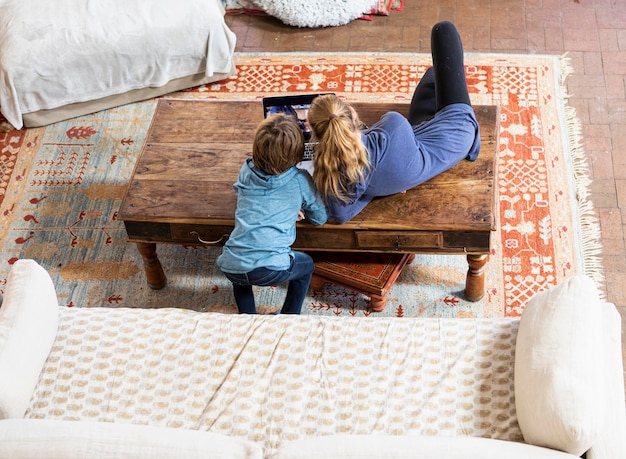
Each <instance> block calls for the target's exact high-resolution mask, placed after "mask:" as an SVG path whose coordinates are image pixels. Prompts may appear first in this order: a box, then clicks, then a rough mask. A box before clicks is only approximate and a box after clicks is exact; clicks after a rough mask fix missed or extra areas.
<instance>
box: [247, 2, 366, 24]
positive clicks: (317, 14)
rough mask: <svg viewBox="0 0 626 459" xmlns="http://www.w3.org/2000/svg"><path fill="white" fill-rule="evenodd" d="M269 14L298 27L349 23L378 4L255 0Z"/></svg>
mask: <svg viewBox="0 0 626 459" xmlns="http://www.w3.org/2000/svg"><path fill="white" fill-rule="evenodd" d="M254 4H255V5H256V6H257V7H258V8H259V9H262V10H263V11H265V12H266V13H267V14H270V15H272V16H275V17H277V18H278V19H280V20H281V21H282V22H284V23H285V24H288V25H292V26H297V27H328V26H340V25H344V24H347V23H349V22H351V21H353V20H355V19H357V18H358V17H360V16H362V15H363V13H367V12H369V11H370V9H371V8H373V7H374V6H375V5H376V0H254Z"/></svg>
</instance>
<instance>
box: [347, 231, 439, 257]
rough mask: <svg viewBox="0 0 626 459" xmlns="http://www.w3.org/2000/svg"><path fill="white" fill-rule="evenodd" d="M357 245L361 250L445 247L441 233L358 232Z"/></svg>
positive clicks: (356, 234) (415, 249) (407, 249)
mask: <svg viewBox="0 0 626 459" xmlns="http://www.w3.org/2000/svg"><path fill="white" fill-rule="evenodd" d="M355 237H356V243H357V246H358V248H360V249H380V250H389V249H393V250H398V251H408V252H412V251H417V250H423V249H440V248H442V247H443V233H442V232H440V231H400V232H395V233H394V232H391V231H357V232H356V233H355Z"/></svg>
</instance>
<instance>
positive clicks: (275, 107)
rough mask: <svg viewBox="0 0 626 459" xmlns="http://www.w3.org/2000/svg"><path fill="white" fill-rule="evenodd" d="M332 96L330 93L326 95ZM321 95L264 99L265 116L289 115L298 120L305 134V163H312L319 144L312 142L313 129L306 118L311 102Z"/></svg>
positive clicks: (297, 95)
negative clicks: (315, 149)
mask: <svg viewBox="0 0 626 459" xmlns="http://www.w3.org/2000/svg"><path fill="white" fill-rule="evenodd" d="M324 94H330V93H324ZM319 95H320V94H296V95H292V96H270V97H264V98H263V116H264V117H265V118H267V117H268V116H269V115H273V114H276V113H287V114H290V115H293V116H295V117H296V119H297V120H298V124H299V125H300V129H302V134H304V157H303V159H302V160H303V161H311V160H312V159H313V152H314V148H315V145H316V143H317V142H314V141H311V128H310V127H309V123H308V122H307V120H306V118H307V115H308V113H309V107H310V106H311V102H313V99H315V98H316V97H317V96H319Z"/></svg>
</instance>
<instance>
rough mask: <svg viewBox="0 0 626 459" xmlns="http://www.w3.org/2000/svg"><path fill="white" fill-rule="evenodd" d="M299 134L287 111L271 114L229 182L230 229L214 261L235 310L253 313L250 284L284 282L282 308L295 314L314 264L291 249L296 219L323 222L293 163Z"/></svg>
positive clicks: (305, 178)
mask: <svg viewBox="0 0 626 459" xmlns="http://www.w3.org/2000/svg"><path fill="white" fill-rule="evenodd" d="M303 152H304V137H303V135H302V131H301V130H300V128H299V127H298V124H297V121H296V119H295V118H294V117H293V116H289V115H285V114H276V115H271V116H269V117H268V118H266V119H265V120H263V121H262V122H261V123H260V124H259V126H258V127H257V130H256V132H255V135H254V144H253V146H252V158H248V159H247V160H246V162H245V163H244V165H243V166H242V168H241V170H240V171H239V177H238V179H237V182H235V184H234V185H233V188H234V189H235V191H236V192H237V210H236V212H235V229H234V230H233V232H232V233H231V235H230V237H229V239H228V241H227V242H226V244H225V245H224V248H223V250H222V254H221V255H220V256H219V257H218V259H217V265H218V266H219V268H220V269H221V270H222V272H223V273H224V275H225V276H226V277H227V278H228V280H230V281H231V282H232V284H233V293H234V295H235V301H236V302H237V308H238V309H239V313H240V314H256V306H255V302H254V295H253V292H252V286H253V285H260V286H268V285H275V284H278V283H281V282H287V281H288V282H289V286H288V288H287V296H286V298H285V302H284V303H283V306H282V309H281V311H280V312H281V313H282V314H299V313H300V310H301V309H302V303H303V301H304V297H305V296H306V293H307V290H308V288H309V284H310V282H311V276H312V275H313V270H314V268H315V266H314V264H313V260H312V259H311V257H310V256H309V255H307V254H305V253H303V252H297V251H293V250H291V245H292V244H293V242H294V241H295V239H296V221H297V220H300V219H302V218H306V219H307V220H309V221H310V222H311V223H313V224H314V225H321V224H324V223H325V222H326V219H327V214H326V207H325V205H324V203H323V201H322V200H321V198H320V196H319V194H318V192H317V190H316V189H315V186H314V185H313V180H312V178H311V176H310V175H309V174H308V173H307V172H306V171H302V170H300V169H298V168H296V167H295V166H296V164H297V163H298V162H300V161H301V160H302V155H303Z"/></svg>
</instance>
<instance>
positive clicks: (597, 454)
mask: <svg viewBox="0 0 626 459" xmlns="http://www.w3.org/2000/svg"><path fill="white" fill-rule="evenodd" d="M603 306H604V308H603V317H602V319H603V322H604V336H602V337H597V338H601V339H602V340H603V341H604V347H605V352H606V362H607V368H606V378H605V380H604V387H603V388H602V389H601V390H603V391H604V392H605V393H606V396H607V408H606V418H605V421H604V428H603V429H602V432H601V433H600V436H599V438H598V439H597V440H596V441H595V442H594V444H593V446H592V447H591V449H590V450H589V451H588V452H587V459H604V458H611V457H626V401H625V396H624V364H623V360H622V322H621V316H620V314H619V312H617V309H616V308H615V305H613V304H611V303H605V304H604V305H603Z"/></svg>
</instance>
